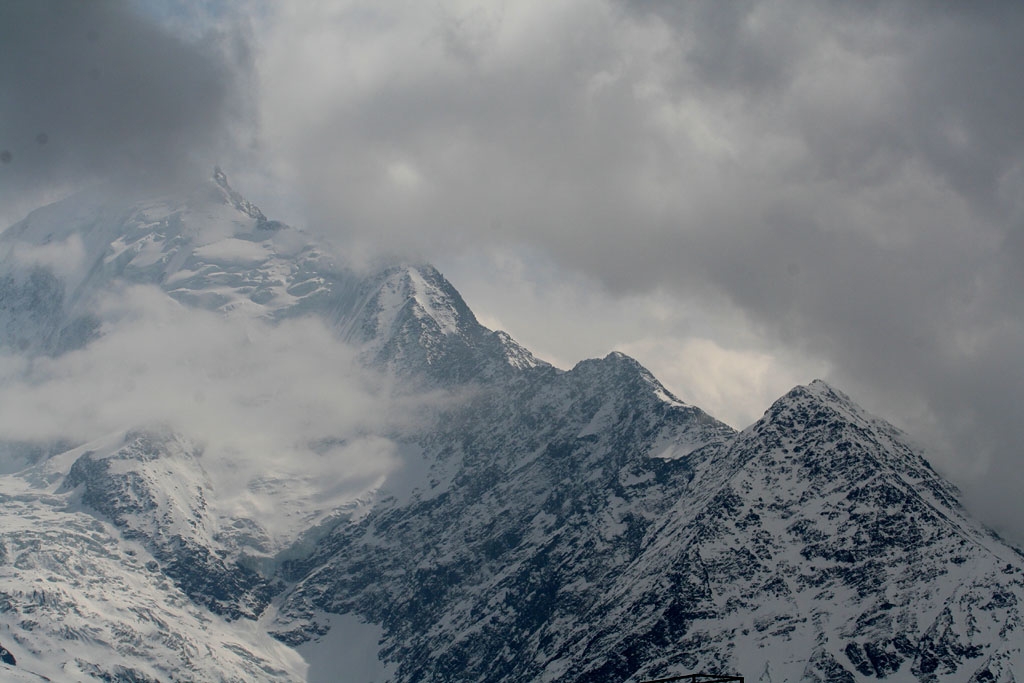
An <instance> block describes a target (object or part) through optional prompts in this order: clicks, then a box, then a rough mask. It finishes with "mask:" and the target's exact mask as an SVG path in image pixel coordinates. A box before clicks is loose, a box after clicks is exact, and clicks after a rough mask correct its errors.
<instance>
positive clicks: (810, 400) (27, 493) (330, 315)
mask: <svg viewBox="0 0 1024 683" xmlns="http://www.w3.org/2000/svg"><path fill="white" fill-rule="evenodd" d="M74 239H78V240H81V245H80V246H81V249H80V251H81V253H82V254H84V259H85V262H86V264H87V266H88V267H86V268H83V269H80V270H79V271H75V272H73V273H63V274H60V273H58V272H57V271H55V270H53V269H47V268H46V267H45V266H44V265H40V263H38V262H35V263H33V264H30V265H26V263H27V261H26V259H25V257H24V255H25V254H26V253H33V252H32V249H40V248H42V247H45V246H46V245H48V244H51V243H54V242H58V243H59V242H62V241H67V240H74ZM0 254H5V255H6V256H5V258H6V261H5V263H6V264H7V266H5V268H6V270H4V272H3V273H2V274H0V323H2V329H3V330H5V332H4V334H3V335H0V345H3V346H5V347H6V348H7V349H8V350H10V351H11V352H16V353H22V354H50V355H59V354H61V353H64V352H67V351H68V350H69V349H75V348H81V347H83V346H85V345H87V344H88V343H90V341H91V340H93V339H94V338H95V337H96V335H98V334H101V332H102V328H101V327H100V326H99V325H98V323H97V320H98V318H97V317H96V315H95V313H94V311H93V307H94V306H95V303H96V301H97V300H98V299H99V297H100V295H101V294H102V293H103V292H105V291H108V290H109V289H110V288H112V287H116V286H119V285H120V284H124V283H129V284H131V283H135V284H140V283H144V284H149V285H155V286H157V287H160V288H161V289H163V291H164V292H165V293H166V294H167V295H168V296H170V297H172V298H174V299H176V300H177V301H179V302H181V303H182V304H184V305H186V306H192V307H199V308H203V309H207V310H213V311H218V312H222V313H224V315H225V316H229V317H230V316H237V315H241V313H239V312H243V313H245V314H246V315H250V316H255V317H257V318H259V319H261V320H271V321H280V320H286V319H290V318H296V317H300V316H309V315H312V316H317V317H319V318H320V319H321V320H323V321H325V322H326V323H327V324H328V325H330V326H331V327H332V328H333V329H334V330H335V332H336V334H337V335H338V337H339V340H340V341H343V342H345V343H348V344H353V345H356V346H357V347H358V349H359V350H360V353H361V357H362V359H363V360H364V362H365V363H366V364H368V365H369V366H372V367H373V368H376V369H377V370H381V371H384V372H386V373H387V374H389V375H390V376H392V377H394V378H398V380H399V381H400V382H402V383H404V386H405V390H406V391H407V392H408V393H413V392H415V391H419V390H421V389H426V390H429V391H432V392H441V394H442V395H445V396H447V397H448V401H447V402H446V403H444V404H443V407H440V408H437V409H436V410H435V411H434V412H433V413H432V414H431V415H432V417H431V420H430V421H429V422H427V423H424V424H423V425H422V426H421V427H420V428H419V429H417V430H412V431H409V430H406V432H403V433H402V434H401V435H388V436H389V437H391V438H394V439H397V440H399V441H400V442H401V445H402V447H403V448H406V449H408V450H409V451H410V452H412V453H415V454H416V458H415V460H417V461H418V462H421V463H422V465H423V467H422V469H423V472H422V475H421V476H419V478H418V479H415V480H414V481H412V482H411V484H410V483H409V482H406V487H405V488H406V489H407V490H406V491H405V492H404V493H399V492H398V491H397V490H391V489H389V487H388V486H389V485H388V484H387V483H385V484H384V485H383V486H382V487H381V488H380V489H379V490H378V491H376V492H375V494H374V495H373V497H372V499H370V502H369V503H366V502H365V501H364V503H365V504H364V505H363V507H361V508H358V514H355V513H353V512H352V510H349V511H346V512H344V514H342V513H341V512H339V513H338V514H337V515H335V516H332V517H330V518H329V521H330V523H327V522H323V523H322V524H321V525H320V526H318V527H317V528H316V529H314V530H310V531H309V532H308V533H306V534H303V535H302V537H301V538H296V539H295V545H294V546H293V547H291V548H286V549H285V550H284V551H282V552H279V553H277V554H276V555H275V554H272V553H273V552H275V551H274V550H273V548H272V547H271V546H272V544H271V543H269V541H265V540H260V539H266V538H269V537H268V532H267V530H266V529H261V528H259V525H258V524H257V523H256V522H254V521H253V520H252V519H242V518H238V519H235V520H230V519H228V520H225V519H221V518H215V516H214V515H213V514H212V513H211V511H210V509H211V507H215V505H213V504H214V503H216V502H217V497H218V496H219V495H220V492H219V491H218V489H217V487H216V486H215V485H214V484H213V483H212V481H211V480H210V478H209V477H207V476H206V473H205V472H204V467H203V465H204V461H203V454H202V449H201V448H200V447H198V446H197V445H195V444H194V443H193V442H192V441H191V440H190V439H189V437H188V435H184V434H177V433H174V432H173V431H169V430H164V429H154V428H152V427H149V426H143V425H125V429H126V430H128V431H127V434H126V435H123V436H120V437H118V438H117V439H115V440H114V441H113V442H111V443H108V444H106V445H105V446H103V447H99V446H97V447H92V446H81V447H78V448H77V449H72V446H73V445H74V444H62V445H60V446H59V447H56V446H54V445H53V444H49V445H39V444H27V443H18V444H0V446H2V448H3V449H6V450H5V452H9V453H16V454H22V455H19V456H18V457H20V458H21V460H19V461H18V462H23V464H24V465H26V466H29V465H30V466H29V467H28V468H27V469H24V470H22V471H20V472H18V473H14V474H10V475H6V476H5V477H3V478H2V479H0V485H2V490H0V495H2V496H3V501H4V508H3V509H4V515H5V520H6V523H5V525H4V527H3V528H4V531H3V532H0V538H2V543H0V576H2V577H3V579H4V580H5V581H7V583H8V584H9V585H10V588H9V589H8V590H7V591H6V592H4V593H2V594H0V620H2V624H3V628H4V629H5V633H9V634H10V638H8V637H6V636H5V638H4V640H3V642H4V644H5V645H6V646H7V647H8V648H9V651H7V650H5V651H4V652H6V654H7V655H9V656H10V657H11V658H12V661H11V662H7V660H6V659H4V660H3V662H4V664H5V665H8V666H11V665H15V662H14V659H15V658H17V661H18V662H19V663H20V662H21V661H22V660H23V659H25V657H23V656H22V655H21V654H20V653H25V654H26V655H27V656H28V658H29V660H30V661H32V662H45V661H47V660H48V658H49V659H52V660H53V661H52V662H50V663H51V664H52V668H51V669H50V671H51V672H52V671H58V672H63V674H68V675H73V676H80V677H87V676H91V677H94V678H100V679H104V680H181V679H183V678H186V679H189V680H295V679H301V678H302V677H303V676H304V675H305V673H304V672H305V667H304V664H303V662H302V660H301V659H300V658H299V657H298V656H297V655H296V653H295V652H294V651H293V650H291V649H289V648H291V647H298V648H306V649H304V650H303V651H304V652H309V650H308V648H316V647H317V646H316V643H317V642H318V641H322V642H323V643H330V642H331V641H330V637H331V631H330V629H331V628H332V624H333V623H335V617H336V616H337V615H352V616H354V617H356V618H357V619H358V620H359V621H361V622H364V623H367V624H371V625H376V626H379V627H380V629H381V631H380V633H381V639H380V642H379V647H380V649H379V656H380V658H381V659H382V660H384V661H386V662H388V663H389V664H390V666H391V671H392V673H391V674H390V677H391V678H393V679H394V680H396V681H466V680H473V681H476V680H488V681H495V682H499V681H509V682H511V681H533V680H545V681H560V682H566V683H568V682H570V681H580V682H582V681H595V682H599V681H609V682H611V681H615V682H618V681H626V680H632V681H638V680H643V679H649V678H657V677H661V676H667V675H671V674H674V673H684V672H694V671H718V672H722V673H739V674H742V675H744V676H746V677H747V680H759V681H761V682H762V683H767V682H768V681H776V682H779V681H862V680H875V679H889V680H899V681H921V682H922V683H926V682H927V683H930V682H936V683H938V682H945V681H958V682H959V681H979V682H980V681H1012V680H1015V679H1014V677H1013V676H1014V674H1013V672H1014V670H1015V668H1016V669H1017V670H1018V671H1019V670H1024V659H1022V647H1024V630H1022V629H1024V625H1022V624H1021V612H1020V608H1021V601H1022V600H1024V575H1022V569H1024V561H1022V557H1021V555H1020V553H1019V552H1018V551H1017V550H1016V549H1014V548H1012V547H1010V546H1008V545H1006V544H1005V543H1003V542H1002V541H1000V540H999V539H998V538H997V537H995V536H994V535H992V534H991V533H990V532H988V531H987V530H985V529H984V528H983V527H981V526H980V525H979V524H977V523H976V522H974V521H973V520H972V519H970V517H969V516H968V514H967V512H965V511H964V509H963V508H962V507H961V506H960V504H959V503H958V501H957V496H958V494H957V492H956V490H955V489H954V488H953V487H952V486H950V485H949V484H948V483H946V482H945V481H944V480H943V479H942V478H941V477H940V476H939V475H937V474H936V473H935V472H934V471H933V470H932V469H931V468H930V467H929V466H928V464H927V463H926V462H925V460H924V459H923V458H922V457H921V455H920V454H919V453H917V452H916V451H915V450H914V449H913V448H912V447H911V446H910V445H909V444H908V442H907V440H906V438H905V437H904V436H903V435H902V434H901V433H900V432H899V431H898V430H896V429H895V428H893V427H892V426H891V425H889V424H887V423H885V422H884V421H881V420H879V419H877V418H874V417H872V416H870V415H868V414H866V413H865V412H864V411H863V410H861V409H860V408H858V407H857V406H856V405H855V404H854V403H853V402H852V401H851V400H850V399H849V398H848V397H846V396H845V395H843V394H842V393H841V392H839V391H837V390H835V389H833V388H831V387H829V386H828V385H827V384H825V383H823V382H814V383H812V384H810V385H808V386H805V387H797V388H796V389H794V390H793V391H791V392H790V393H789V394H787V395H786V396H784V397H782V398H781V399H779V401H777V402H776V403H775V404H774V405H773V406H771V408H770V409H769V410H768V411H767V412H766V413H765V415H764V417H763V418H762V419H761V420H759V421H758V422H757V423H755V424H754V425H751V426H750V427H748V428H747V429H744V430H743V431H741V432H736V431H735V430H733V429H731V428H730V427H728V426H727V425H724V424H722V423H721V422H718V421H717V420H715V419H714V418H712V417H711V416H709V415H707V414H706V413H704V412H703V411H701V410H700V409H698V408H696V407H693V406H689V405H686V404H684V403H683V402H681V401H679V400H678V399H676V398H675V397H674V396H672V395H671V393H670V392H668V391H667V390H666V389H665V388H664V387H663V386H662V385H661V384H660V383H659V382H658V381H657V380H656V379H655V378H654V377H653V376H652V375H651V374H650V373H649V372H648V371H647V370H645V369H644V368H643V367H641V366H640V365H639V364H638V363H637V362H636V361H634V360H632V359H631V358H629V357H627V356H624V355H622V354H619V353H613V354H610V355H609V356H607V357H605V358H603V359H599V360H588V361H583V362H581V363H579V364H578V365H577V366H576V367H574V368H573V369H571V370H569V371H562V370H559V369H557V368H554V367H552V366H550V365H548V364H547V363H544V362H543V361H540V360H538V359H536V358H535V357H533V356H532V355H531V354H530V353H529V351H527V350H526V349H524V348H523V347H521V346H519V345H518V344H517V343H516V342H515V341H514V340H512V339H511V337H509V336H508V335H507V334H504V333H502V332H492V331H491V330H488V329H486V328H484V327H483V326H481V325H480V324H479V323H478V321H477V320H476V318H475V317H474V316H473V314H472V312H471V311H470V310H469V308H468V307H467V306H466V304H465V302H464V301H463V300H462V298H461V297H460V296H459V294H458V292H457V291H456V290H455V289H454V287H452V285H451V284H450V283H449V282H448V281H447V280H446V279H445V278H444V277H443V276H442V275H441V274H440V273H439V272H438V271H437V270H436V269H435V268H433V267H431V266H427V265H415V266H408V265H401V266H391V267H387V268H382V269H380V270H379V271H377V272H373V273H369V274H367V273H356V272H354V271H351V270H348V269H346V268H345V267H343V266H340V265H338V264H337V263H336V262H335V260H334V259H333V258H332V257H331V255H330V254H331V252H330V250H329V249H328V248H326V247H324V246H323V245H321V244H318V243H317V242H316V241H315V240H313V239H312V238H310V237H309V236H308V235H305V234H303V233H301V231H298V230H295V229H294V228H291V227H289V226H286V225H283V224H281V223H278V222H276V221H270V220H268V219H267V218H266V217H265V216H264V215H263V213H262V212H261V211H260V210H259V209H258V208H256V207H255V206H254V205H252V204H251V203H249V202H248V201H246V200H245V199H244V198H243V197H242V196H241V195H239V194H238V193H237V192H235V191H234V190H233V189H232V188H231V187H230V186H229V185H228V183H227V179H226V177H224V175H223V174H222V173H220V172H219V171H218V172H217V173H216V174H215V178H214V182H213V183H211V184H210V185H209V186H206V187H204V188H201V190H200V191H197V192H196V193H195V194H194V195H192V196H189V197H185V198H182V199H166V198H165V199H161V200H159V201H149V202H142V203H138V204H134V203H133V204H130V205H124V206H114V207H111V206H106V205H103V206H100V205H98V204H95V203H90V202H88V201H85V200H83V199H82V198H76V199H73V200H68V201H67V202H65V203H63V204H58V205H54V206H52V207H47V208H45V209H42V210H40V211H39V212H36V213H34V214H32V215H31V216H30V217H29V218H28V219H26V221H24V222H23V223H22V224H19V225H18V226H15V227H14V228H11V229H10V230H8V231H7V232H5V233H3V235H2V236H0ZM69 449H70V450H69ZM24 454H28V455H24ZM12 462H13V460H12ZM33 462H34V463H35V464H33ZM410 476H411V475H410ZM355 509H356V508H353V510H355ZM229 532H230V533H229ZM254 539H255V540H254ZM243 546H244V547H245V548H247V549H248V550H246V552H249V551H251V549H252V547H259V548H263V549H264V550H265V556H263V557H260V558H255V559H254V558H253V557H247V556H246V555H245V553H244V552H243ZM111 590H116V591H117V593H116V600H113V601H112V598H111V597H110V596H111V595H113V594H112V593H110V591H111ZM68 615H71V616H70V617H69V616H68ZM76 615H77V616H76ZM268 634H270V635H272V636H273V639H271V637H269V636H268ZM274 639H276V640H274ZM324 647H325V648H329V647H330V646H329V645H324ZM104 653H107V654H104ZM0 656H3V655H0ZM338 666H339V667H343V666H344V663H339V664H338ZM180 667H184V669H181V668H180ZM182 671H187V674H182Z"/></svg>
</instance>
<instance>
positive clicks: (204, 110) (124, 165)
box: [0, 0, 244, 201]
mask: <svg viewBox="0 0 1024 683" xmlns="http://www.w3.org/2000/svg"><path fill="white" fill-rule="evenodd" d="M225 44H226V41H224V40H222V39H219V38H208V39H205V40H204V41H202V42H200V43H190V42H186V41H183V40H181V39H179V38H177V37H174V36H172V35H170V34H169V33H168V32H167V31H165V30H163V29H161V28H160V27H158V26H156V25H155V24H154V23H152V22H150V21H148V20H147V19H146V18H145V17H144V16H142V15H141V14H139V13H138V12H137V11H136V8H134V7H132V6H131V4H130V3H128V2H122V1H120V0H108V1H105V2H57V1H55V0H12V1H9V2H3V3H0V54H2V57H0V149H2V150H4V152H5V153H4V159H5V163H4V164H3V165H2V166H0V200H8V201H9V200H11V198H12V197H15V196H18V195H21V194H24V193H26V192H38V191H40V190H41V189H43V188H45V187H46V186H53V185H60V184H65V185H66V184H68V183H72V184H73V183H75V182H78V181H81V180H82V179H83V178H88V179H93V178H97V177H112V176H120V177H125V178H127V177H132V178H135V179H137V178H138V177H139V176H142V175H148V176H153V177H154V178H161V179H162V180H164V181H165V180H166V179H167V177H168V176H172V177H173V175H174V174H175V173H177V172H179V171H181V170H182V169H183V168H184V167H186V166H188V165H189V164H191V163H193V162H199V163H202V164H203V165H204V166H205V165H206V164H207V163H208V160H209V159H211V158H212V157H213V156H215V155H216V152H217V150H219V149H223V148H224V143H225V141H226V137H227V127H228V122H229V119H230V117H231V116H232V115H233V114H235V113H237V112H235V111H232V107H233V106H234V105H235V103H236V98H237V95H238V92H237V88H236V83H237V81H236V79H235V70H236V69H237V68H238V67H239V66H242V65H241V64H239V63H238V61H237V60H244V53H243V52H241V51H240V50H238V49H230V50H226V49H224V45H225ZM237 44H238V43H236V45H237Z"/></svg>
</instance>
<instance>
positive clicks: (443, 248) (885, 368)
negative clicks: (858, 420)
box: [257, 0, 1024, 539]
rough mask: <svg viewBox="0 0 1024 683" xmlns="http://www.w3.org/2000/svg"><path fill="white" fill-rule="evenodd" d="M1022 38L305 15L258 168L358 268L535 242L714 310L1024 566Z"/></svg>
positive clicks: (275, 86) (511, 10)
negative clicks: (933, 471)
mask: <svg viewBox="0 0 1024 683" xmlns="http://www.w3.org/2000/svg"><path fill="white" fill-rule="evenodd" d="M1022 28H1024V8H1022V7H1021V6H1020V5H1019V3H984V4H979V3H973V4H971V5H969V6H960V5H957V6H955V7H954V6H947V5H936V4H934V3H924V2H914V1H912V0H908V1H906V2H897V3H888V4H884V5H879V4H871V3H869V4H863V3H861V4H852V5H851V4H849V3H838V2H836V3H833V2H826V3H817V2H814V3H812V2H800V1H794V2H781V3H718V2H696V3H675V2H645V3H620V2H605V3H599V4H595V3H592V2H582V1H575V0H567V1H566V2H561V3H556V4H555V5H552V4H551V3H546V2H544V3H542V2H523V3H515V4H514V5H502V6H497V5H494V4H493V3H481V2H471V1H466V2H461V1H459V2H455V1H452V2H444V3H433V4H430V5H425V4H422V3H388V4H386V5H381V4H379V3H364V2H357V1H352V2H336V3H329V4H328V5H318V6H316V7H308V8H305V9H298V8H294V7H292V8H288V9H284V10H281V11H279V12H275V11H270V12H269V13H268V14H267V15H266V22H265V23H264V24H261V25H260V26H259V27H258V29H257V35H258V37H259V50H260V52H259V58H258V67H259V73H260V77H261V82H262V85H263V88H264V90H263V92H262V103H263V104H262V107H261V111H262V115H263V122H264V125H265V129H264V133H265V136H264V144H265V145H266V147H265V150H266V152H267V153H268V154H269V155H270V156H271V157H272V158H274V159H276V161H277V164H278V166H277V167H276V172H277V173H278V174H279V176H280V177H281V178H283V179H286V180H287V181H289V182H291V183H293V186H294V187H297V188H299V192H302V193H305V199H306V201H307V204H306V207H307V213H308V218H309V220H310V223H312V224H313V225H314V227H318V228H320V229H323V230H329V231H332V232H334V233H336V234H338V235H340V236H341V237H342V239H343V240H344V242H343V243H346V244H359V243H362V244H364V245H370V246H369V247H367V248H369V249H371V250H372V249H376V250H378V251H384V252H397V253H399V254H400V255H404V256H409V255H410V254H411V255H414V256H416V257H424V256H426V257H428V258H435V259H438V258H440V259H442V260H443V259H444V258H448V254H450V253H451V252H461V253H466V251H467V250H473V249H481V250H486V249H491V248H505V247H508V246H514V247H519V246H521V245H528V246H529V248H532V249H536V250H537V251H539V252H541V253H543V254H545V255H546V257H547V258H551V259H552V260H553V261H554V262H555V263H557V264H559V265H560V266H561V267H563V268H568V269H572V270H575V271H577V272H581V273H584V274H585V275H586V276H587V277H589V278H592V279H593V280H594V281H596V282H598V283H600V284H601V286H603V287H604V288H605V289H606V291H607V292H608V293H609V294H610V295H612V296H627V295H628V296H635V295H643V294H645V293H650V292H654V291H659V292H670V293H672V294H673V295H674V296H676V297H678V299H679V300H680V301H681V302H685V304H686V305H692V304H695V303H696V305H698V306H699V305H700V302H702V301H705V302H713V303H712V304H710V305H714V306H719V307H721V308H722V309H723V310H728V311H730V312H731V314H732V315H734V316H736V317H738V318H743V319H744V320H746V321H747V322H748V323H749V325H751V326H754V327H756V328H758V329H759V330H760V331H761V333H762V335H763V339H764V342H763V343H764V347H765V348H778V347H780V346H782V347H786V348H789V349H791V350H794V351H795V352H798V353H803V354H806V355H807V357H808V358H810V359H813V361H812V362H811V364H812V365H819V364H821V363H825V364H827V365H828V367H830V368H832V372H831V376H832V378H833V379H834V380H836V381H837V383H838V384H840V386H843V387H846V388H848V389H849V390H850V391H851V393H853V394H854V395H855V396H861V397H864V398H865V399H866V402H867V403H868V404H869V406H870V407H873V408H875V409H877V410H879V411H880V412H883V413H885V414H887V415H889V416H891V417H895V418H897V419H898V420H900V421H902V422H903V424H905V425H908V426H910V427H912V428H914V429H919V430H921V435H922V436H924V437H925V438H926V439H927V440H929V441H931V442H932V443H933V445H937V446H938V448H936V450H935V453H936V455H935V457H936V458H937V459H938V460H939V464H940V465H942V466H943V467H944V468H945V469H946V470H947V471H949V472H952V473H954V474H955V475H957V476H958V478H959V481H960V483H961V484H964V485H966V486H968V487H969V488H970V487H973V488H975V489H977V490H979V491H981V490H983V491H984V495H983V496H981V495H979V496H976V497H975V498H976V500H975V506H976V507H977V508H979V509H981V510H982V511H983V512H984V513H985V515H986V518H987V519H988V520H989V521H990V522H991V523H994V524H997V525H1002V526H1003V528H1006V529H1009V530H1010V531H1011V532H1012V533H1014V534H1015V537H1016V538H1017V539H1024V528H1021V527H1020V523H1019V518H1020V514H1019V513H1020V503H1019V495H1018V492H1019V490H1020V487H1021V485H1022V484H1024V454H1022V452H1021V443H1024V438H1022V435H1021V433H1020V424H1021V423H1022V421H1021V419H1020V406H1021V405H1024V395H1022V392H1024V364H1021V363H1020V362H1019V350H1020V349H1021V348H1024V303H1022V301H1024V300H1022V298H1021V297H1020V292H1021V287H1022V285H1024V277H1022V275H1021V273H1022V272H1024V248H1022V245H1024V239H1021V237H1020V235H1021V234H1022V231H1024V202H1022V200H1021V197H1024V130H1022V129H1021V127H1020V125H1019V122H1020V121H1021V120H1022V118H1024V82H1022V81H1021V79H1020V78H1019V65H1020V64H1021V63H1022V62H1024V44H1022V43H1021V41H1020V39H1019V36H1020V35H1021V30H1022ZM300 44H301V48H298V49H296V48H295V47H294V46H296V45H300ZM296 74H302V78H296V77H295V75H296ZM704 336H706V337H709V338H712V337H714V333H713V332H708V331H704ZM716 341H717V343H718V344H719V345H727V344H726V343H725V342H726V341H727V340H724V339H718V340H716ZM807 379H808V380H809V379H811V378H810V377H808V378H807ZM978 472H983V473H984V474H982V475H979V478H976V479H973V480H972V479H971V478H970V477H971V476H972V475H971V473H973V474H977V473H978Z"/></svg>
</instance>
